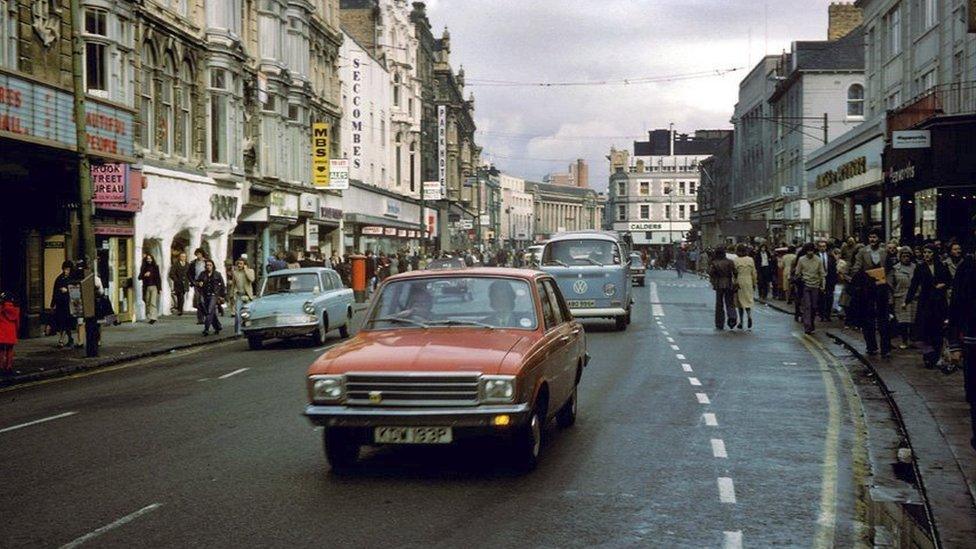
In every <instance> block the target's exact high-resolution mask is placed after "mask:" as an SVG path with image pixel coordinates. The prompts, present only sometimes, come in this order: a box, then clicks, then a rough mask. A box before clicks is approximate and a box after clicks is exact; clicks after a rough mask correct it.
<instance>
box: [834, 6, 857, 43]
mask: <svg viewBox="0 0 976 549" xmlns="http://www.w3.org/2000/svg"><path fill="white" fill-rule="evenodd" d="M827 18H828V23H827V40H829V41H830V42H833V41H835V40H840V39H841V38H843V37H845V36H847V35H848V34H850V33H851V31H852V30H854V29H856V28H857V27H859V26H860V25H861V23H862V22H864V13H863V12H862V11H861V8H859V7H857V6H855V5H854V4H853V3H846V2H831V3H830V7H829V8H827Z"/></svg>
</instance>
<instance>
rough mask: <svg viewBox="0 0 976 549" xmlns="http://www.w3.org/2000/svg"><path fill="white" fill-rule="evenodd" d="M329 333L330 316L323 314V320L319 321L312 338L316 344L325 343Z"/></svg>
mask: <svg viewBox="0 0 976 549" xmlns="http://www.w3.org/2000/svg"><path fill="white" fill-rule="evenodd" d="M328 333H329V317H327V316H324V315H323V316H322V322H320V323H319V326H318V328H316V329H315V333H314V334H312V340H313V341H314V342H315V345H316V346H318V345H324V344H325V337H326V335H327V334H328Z"/></svg>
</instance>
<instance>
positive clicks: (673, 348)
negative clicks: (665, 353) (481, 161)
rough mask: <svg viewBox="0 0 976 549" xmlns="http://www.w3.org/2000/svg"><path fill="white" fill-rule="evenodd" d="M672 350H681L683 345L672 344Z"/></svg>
mask: <svg viewBox="0 0 976 549" xmlns="http://www.w3.org/2000/svg"><path fill="white" fill-rule="evenodd" d="M671 350H672V351H680V350H681V347H678V346H677V345H672V346H671Z"/></svg>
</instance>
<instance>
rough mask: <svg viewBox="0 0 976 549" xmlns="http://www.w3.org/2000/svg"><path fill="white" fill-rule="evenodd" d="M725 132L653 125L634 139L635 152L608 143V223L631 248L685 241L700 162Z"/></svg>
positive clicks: (694, 209)
mask: <svg viewBox="0 0 976 549" xmlns="http://www.w3.org/2000/svg"><path fill="white" fill-rule="evenodd" d="M728 134H729V132H728V131H726V130H701V131H698V132H695V134H694V135H691V136H689V135H687V134H676V133H675V132H674V131H673V130H653V131H651V132H649V134H648V140H647V141H637V142H634V152H633V156H631V154H630V152H628V151H618V150H616V149H611V151H610V155H609V158H610V166H611V170H612V173H611V174H610V184H609V188H608V201H607V215H608V224H609V225H610V226H611V227H612V229H613V230H615V231H617V232H618V233H620V234H621V235H623V236H624V238H626V239H629V240H630V242H631V243H632V244H633V246H634V247H635V248H657V249H661V248H664V247H667V246H670V245H673V244H676V243H680V242H682V241H684V240H685V239H686V238H687V236H688V233H689V231H691V216H692V214H693V213H694V212H695V211H696V210H697V209H698V202H697V197H698V187H699V184H700V181H701V173H700V171H699V164H700V163H701V162H702V161H703V160H705V159H706V158H708V157H709V156H711V155H712V153H713V152H714V151H715V149H716V147H717V146H718V144H719V143H720V142H721V141H722V140H723V139H725V138H726V137H727V136H728Z"/></svg>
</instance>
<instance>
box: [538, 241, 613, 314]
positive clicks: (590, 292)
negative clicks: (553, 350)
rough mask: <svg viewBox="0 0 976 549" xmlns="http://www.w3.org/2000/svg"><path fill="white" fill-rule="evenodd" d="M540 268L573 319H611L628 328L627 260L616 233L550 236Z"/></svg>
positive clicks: (543, 252)
mask: <svg viewBox="0 0 976 549" xmlns="http://www.w3.org/2000/svg"><path fill="white" fill-rule="evenodd" d="M540 268H541V269H542V270H543V271H545V272H547V273H549V274H551V275H552V276H553V277H554V278H555V279H556V281H557V282H558V283H559V289H560V290H562V293H563V295H565V296H566V303H568V304H569V308H570V310H571V311H572V313H573V316H575V317H576V318H611V319H613V320H614V322H615V325H616V328H617V330H626V329H627V325H628V324H630V312H631V305H632V302H631V279H630V258H628V257H627V256H626V255H625V253H624V245H623V243H622V242H621V241H620V238H619V237H618V236H617V234H616V233H613V232H608V231H573V232H566V233H559V234H557V235H555V236H553V237H552V238H551V239H550V240H549V242H548V243H546V246H545V249H543V251H542V264H541V266H540Z"/></svg>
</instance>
